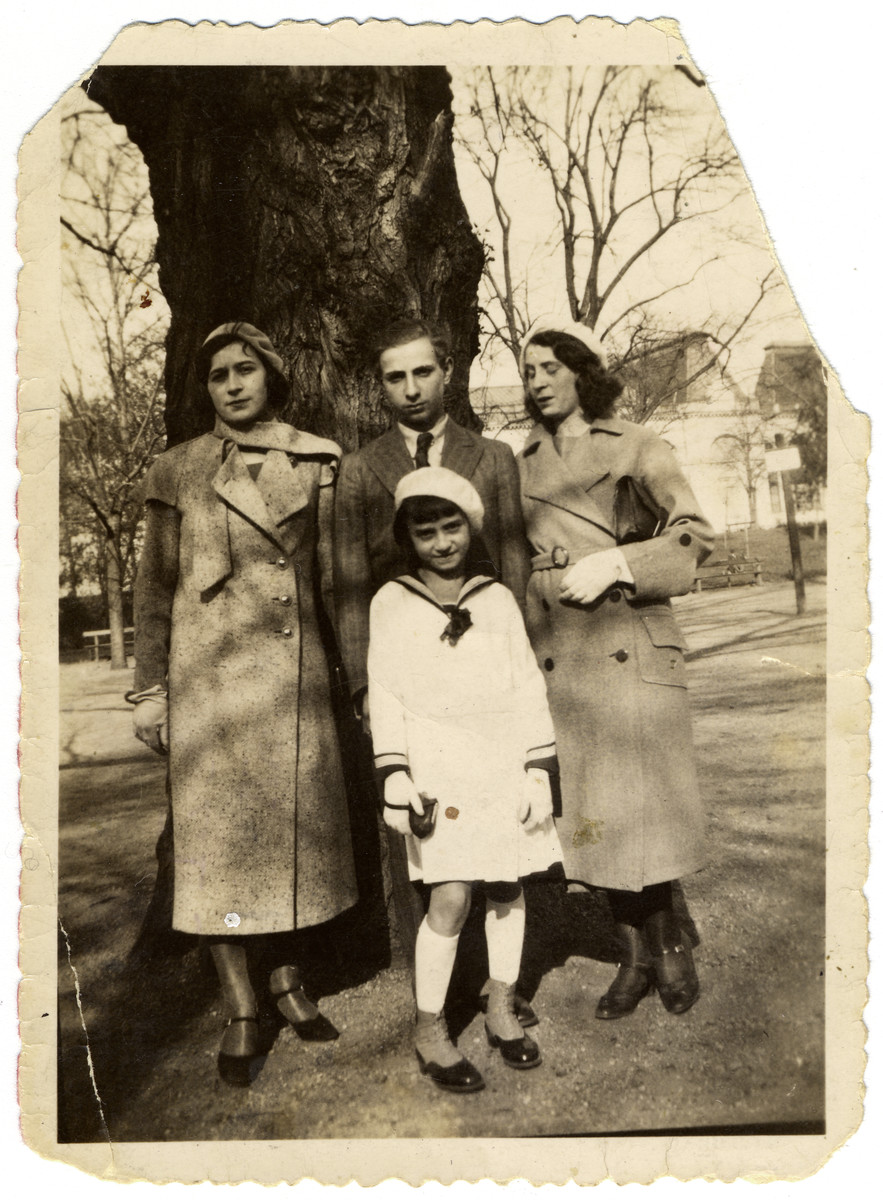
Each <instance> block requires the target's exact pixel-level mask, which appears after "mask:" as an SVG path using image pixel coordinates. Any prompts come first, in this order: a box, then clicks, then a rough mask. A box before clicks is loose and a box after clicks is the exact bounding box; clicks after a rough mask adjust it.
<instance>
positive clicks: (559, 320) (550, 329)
mask: <svg viewBox="0 0 883 1200" xmlns="http://www.w3.org/2000/svg"><path fill="white" fill-rule="evenodd" d="M538 333H566V334H569V335H570V337H572V338H576V340H577V341H578V342H582V344H583V345H584V346H585V347H587V349H589V350H591V352H592V353H593V354H594V355H596V356H597V358H598V359H599V361H600V363H601V366H602V367H603V368H604V370H605V371H606V370H607V351H606V350H605V349H604V346H603V345H602V343H601V339H600V338H599V337H598V335H597V334H596V333H595V331H594V329H589V327H588V325H583V324H582V323H581V322H580V321H574V320H573V318H572V317H570V316H566V317H562V316H558V315H557V314H556V313H546V315H545V316H543V317H537V319H536V320H535V321H534V323H533V325H531V327H530V329H528V331H527V333H526V334H525V335H524V341H523V342H522V343H521V353H520V354H519V355H518V369H519V370H520V372H521V374H522V375H524V356H525V354H526V352H527V348H528V346H529V345H530V343H531V339H532V338H534V337H536V335H537V334H538Z"/></svg>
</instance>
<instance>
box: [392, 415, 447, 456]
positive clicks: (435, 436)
mask: <svg viewBox="0 0 883 1200" xmlns="http://www.w3.org/2000/svg"><path fill="white" fill-rule="evenodd" d="M447 423H448V414H447V413H445V414H444V416H443V417H442V418H441V420H440V421H439V422H438V423H437V424H435V425H433V427H432V429H411V428H409V427H408V426H407V425H402V423H401V422H400V421H397V422H396V424H397V425H398V427H399V430H400V432H401V435H402V437H403V438H404V439H405V445H406V446H407V448H408V453H409V454H410V455H411V458H416V457H417V438H418V437H419V436H420V434H421V433H431V434H432V440H433V442H440V441H441V440H442V438H443V437H444V436H445V427H446V425H447Z"/></svg>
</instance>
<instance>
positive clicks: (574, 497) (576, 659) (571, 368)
mask: <svg viewBox="0 0 883 1200" xmlns="http://www.w3.org/2000/svg"><path fill="white" fill-rule="evenodd" d="M521 367H522V374H523V377H524V380H525V388H526V394H527V403H528V411H529V412H530V413H531V415H533V416H534V417H536V419H537V421H538V424H537V425H536V426H535V427H534V429H533V430H532V431H531V433H530V434H529V436H528V438H527V441H526V443H525V446H524V449H523V451H522V453H521V454H520V455H519V458H518V466H519V471H520V475H521V492H522V504H523V507H524V516H525V524H526V527H527V535H528V539H529V540H530V543H531V546H532V549H533V560H532V566H533V573H532V575H531V580H530V584H529V585H528V593H527V626H528V631H529V633H530V637H531V642H532V643H533V647H534V650H535V652H536V654H537V659H538V661H539V664H540V667H541V668H542V669H543V672H544V674H545V676H546V684H547V688H548V694H549V703H550V707H551V711H552V719H553V721H554V724H555V732H556V739H557V744H558V758H559V762H560V767H561V792H562V807H563V816H562V817H561V818H560V819H559V820H558V829H559V833H560V837H561V843H562V847H563V851H564V863H565V869H566V871H567V875H568V878H570V879H573V880H578V881H580V882H583V883H585V884H589V885H591V886H594V887H599V888H605V889H607V892H608V897H609V899H610V903H611V908H612V911H613V915H614V920H615V922H616V924H617V931H618V934H619V937H620V939H621V941H622V945H623V958H622V961H621V963H620V967H619V971H618V974H617V976H616V978H615V980H614V981H613V983H612V985H611V987H610V989H609V990H608V991H607V993H606V994H605V995H604V996H602V997H601V999H600V1001H599V1003H598V1007H597V1009H596V1016H597V1017H599V1018H602V1019H609V1018H615V1017H622V1016H626V1015H627V1014H628V1013H631V1012H633V1011H634V1009H635V1007H636V1006H637V1004H638V1003H639V1001H640V1000H641V999H642V998H643V997H644V996H645V995H646V994H647V993H648V991H650V989H651V987H652V986H653V985H654V984H655V986H656V988H657V990H658V992H659V995H660V998H661V999H662V1002H663V1003H664V1005H665V1007H666V1008H667V1009H668V1010H669V1011H670V1012H674V1013H682V1012H685V1011H686V1010H687V1009H688V1008H689V1007H690V1006H691V1005H692V1004H693V1003H694V1002H695V1000H696V999H697V997H698V995H699V984H698V980H697V977H696V972H695V968H694V966H693V961H692V954H691V949H690V945H689V942H688V941H687V940H685V939H684V938H683V936H682V934H681V931H680V929H679V928H678V926H677V922H676V920H675V917H674V914H673V910H672V882H673V881H674V880H676V879H677V878H678V877H680V876H681V875H685V874H687V873H689V872H692V871H695V870H696V869H697V868H698V867H700V866H701V865H702V863H703V824H704V821H703V808H702V801H701V797H700V794H699V789H698V786H697V780H696V772H695V767H694V756H693V745H692V733H691V720H690V711H689V704H688V698H687V692H686V683H687V680H686V672H685V666H684V655H683V651H684V640H683V636H682V634H681V632H680V630H679V628H678V625H677V622H676V621H675V618H674V615H673V613H672V609H671V605H670V603H669V597H670V596H674V595H680V594H682V593H685V592H687V591H689V589H690V587H691V586H692V583H693V579H694V575H695V570H696V565H697V563H698V562H701V561H702V560H703V559H704V558H705V557H706V556H707V555H708V553H709V552H710V549H711V546H712V541H713V534H712V530H711V528H710V526H709V525H708V522H707V521H706V520H705V518H704V517H703V516H702V514H701V512H700V511H699V508H698V506H697V504H696V499H695V497H694V496H693V493H692V491H691V489H690V486H689V484H688V483H687V481H686V479H685V478H684V475H683V473H682V472H681V470H680V467H679V466H678V464H677V461H676V459H675V456H674V452H673V451H672V450H671V448H670V447H669V446H668V445H667V444H666V443H665V442H664V441H662V439H661V438H659V437H657V436H656V435H655V434H654V433H652V432H651V431H650V430H648V429H646V428H645V427H644V426H641V425H635V424H633V423H631V422H630V421H625V420H622V419H620V418H618V417H615V416H613V415H612V412H613V404H614V401H615V400H616V398H617V396H618V395H619V393H620V391H621V384H619V382H618V381H617V380H616V379H615V378H613V377H612V376H611V375H610V374H609V373H608V372H607V369H606V356H605V353H604V350H603V347H602V346H601V343H600V341H599V339H597V338H596V337H595V335H594V334H593V333H592V332H591V331H590V330H589V329H587V328H586V327H585V326H583V325H580V324H574V323H572V322H570V321H562V320H560V319H556V318H541V319H540V320H539V321H537V322H536V323H535V324H534V325H533V326H532V328H531V329H530V330H529V331H528V334H527V337H526V338H525V342H524V345H523V348H522V353H521Z"/></svg>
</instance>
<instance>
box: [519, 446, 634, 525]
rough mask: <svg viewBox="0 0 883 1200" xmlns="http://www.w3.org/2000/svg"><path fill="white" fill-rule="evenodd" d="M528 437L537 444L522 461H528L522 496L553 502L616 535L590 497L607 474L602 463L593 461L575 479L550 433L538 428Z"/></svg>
mask: <svg viewBox="0 0 883 1200" xmlns="http://www.w3.org/2000/svg"><path fill="white" fill-rule="evenodd" d="M583 436H584V437H586V438H588V437H591V436H592V435H591V434H590V433H586V434H584V435H583ZM532 440H534V441H537V442H538V443H539V444H538V445H537V449H536V450H535V451H534V453H533V454H531V455H530V456H529V458H527V459H525V460H523V461H526V462H528V463H529V464H530V470H529V473H528V474H527V478H526V479H525V480H524V483H523V487H524V491H525V493H526V495H528V496H529V497H530V498H531V499H532V500H541V501H543V502H544V503H545V504H553V505H554V506H555V507H556V508H562V509H564V510H565V512H570V513H573V514H574V515H575V516H577V517H582V518H583V520H585V521H591V523H592V524H593V525H597V526H598V528H599V529H603V530H604V532H605V533H609V534H610V535H611V536H612V537H615V536H616V534H615V533H614V531H613V530H612V529H611V528H610V524H611V522H610V515H609V514H608V513H607V512H605V511H604V510H603V509H602V508H601V507H600V505H598V504H597V503H596V502H595V501H594V500H593V499H592V496H591V489H592V488H593V487H594V486H595V484H597V483H600V482H601V480H602V479H606V478H607V477H608V475H609V474H610V471H609V469H608V468H607V466H606V464H605V463H603V462H601V463H598V464H596V466H595V467H593V469H592V470H591V472H590V473H589V474H588V475H587V476H586V477H585V478H582V477H581V478H579V479H578V478H577V477H576V475H574V473H573V472H572V471H571V470H570V468H569V467H568V465H567V462H566V461H565V460H564V459H563V458H562V456H561V455H560V454H559V453H558V451H557V450H556V449H555V443H554V442H553V440H552V436H551V434H550V433H548V432H547V431H546V430H541V431H540V433H539V434H538V435H537V437H536V438H534V439H532ZM593 448H594V447H593Z"/></svg>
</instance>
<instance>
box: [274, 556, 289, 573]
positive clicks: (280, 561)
mask: <svg viewBox="0 0 883 1200" xmlns="http://www.w3.org/2000/svg"><path fill="white" fill-rule="evenodd" d="M276 566H277V567H278V568H279V570H280V571H284V570H285V568H286V567H287V566H288V559H287V558H277V559H276Z"/></svg>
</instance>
